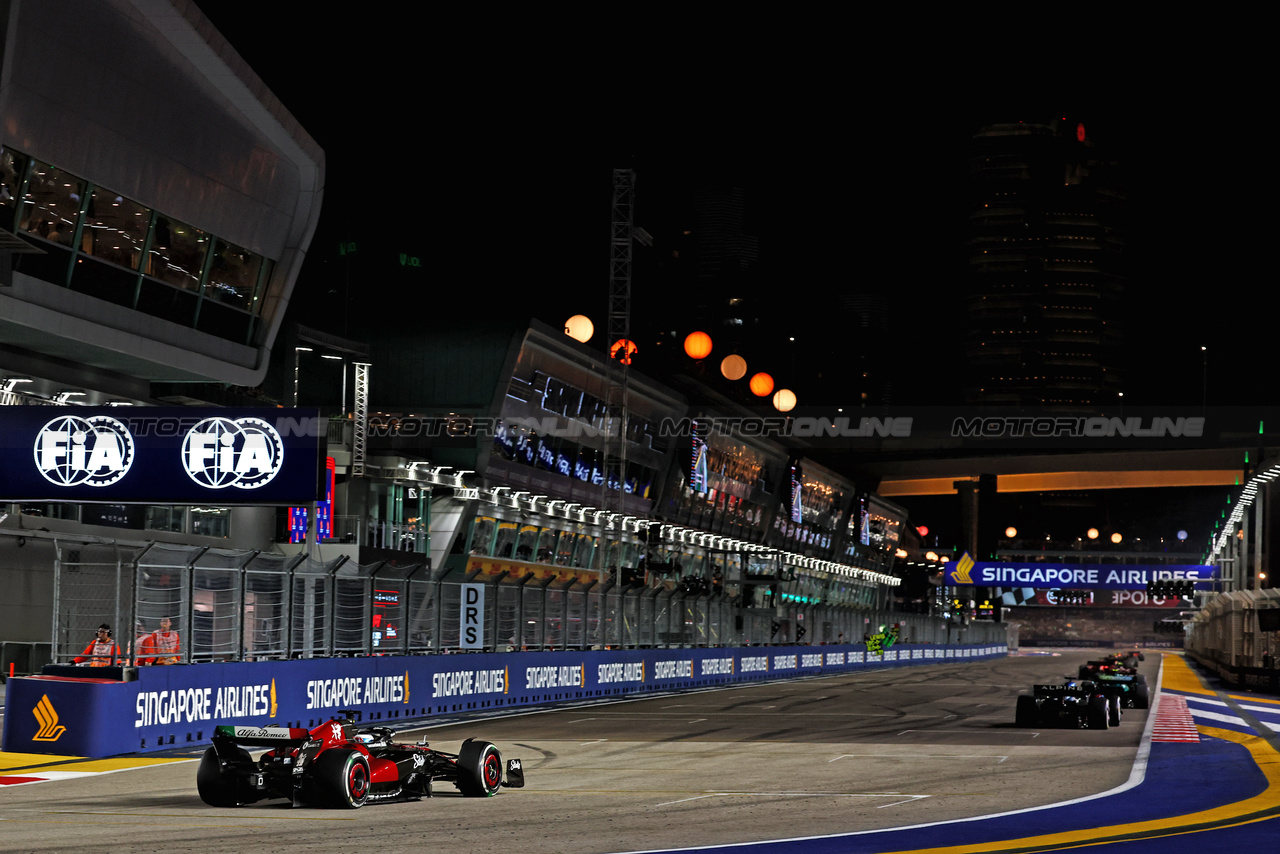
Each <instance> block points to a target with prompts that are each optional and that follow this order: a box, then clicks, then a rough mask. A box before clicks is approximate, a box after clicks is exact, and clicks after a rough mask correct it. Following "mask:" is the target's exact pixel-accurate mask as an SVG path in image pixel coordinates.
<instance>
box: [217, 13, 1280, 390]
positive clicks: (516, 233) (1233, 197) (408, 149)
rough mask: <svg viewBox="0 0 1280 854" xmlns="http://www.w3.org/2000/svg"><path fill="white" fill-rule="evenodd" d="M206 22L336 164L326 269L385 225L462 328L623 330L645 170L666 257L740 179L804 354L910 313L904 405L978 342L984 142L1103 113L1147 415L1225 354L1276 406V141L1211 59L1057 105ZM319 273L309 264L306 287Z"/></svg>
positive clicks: (639, 305) (786, 61) (976, 78)
mask: <svg viewBox="0 0 1280 854" xmlns="http://www.w3.org/2000/svg"><path fill="white" fill-rule="evenodd" d="M198 5H199V6H200V7H201V8H202V9H203V10H204V11H205V13H206V15H208V16H209V17H210V19H211V20H212V21H213V22H214V24H215V25H216V26H217V27H218V28H219V29H220V30H221V31H222V32H223V34H224V35H225V36H226V37H227V38H228V40H229V41H230V42H231V43H232V45H233V46H235V47H236V49H237V50H238V51H239V52H240V53H241V54H242V55H243V56H244V57H245V59H246V60H247V61H248V62H249V64H250V65H251V67H253V68H254V69H255V71H257V72H258V73H259V75H260V76H261V77H262V78H263V79H264V80H265V81H266V83H267V84H268V86H269V87H270V88H271V89H272V91H274V92H275V93H276V95H277V96H278V97H279V98H280V99H281V101H282V102H283V103H284V104H285V106H286V107H287V108H288V109H289V110H290V111H291V112H293V114H294V115H295V116H296V117H297V118H298V119H299V121H300V122H301V123H302V125H303V126H304V127H305V128H306V129H307V130H308V131H309V132H310V133H311V135H312V136H313V137H314V138H315V139H316V140H317V141H318V142H319V144H320V145H321V146H322V147H323V148H324V150H325V152H326V157H327V186H326V195H325V203H324V210H323V214H322V224H321V229H320V232H319V234H318V235H317V238H316V241H315V242H314V243H313V246H314V247H315V251H314V253H313V254H322V253H324V252H326V251H329V248H330V247H331V246H333V245H335V244H336V241H337V240H338V239H340V235H341V234H342V233H343V232H344V231H345V232H347V233H350V232H352V231H356V232H359V231H361V230H364V231H366V232H367V230H368V227H369V224H370V223H377V228H378V231H379V233H382V234H388V235H389V234H403V235H404V239H405V244H406V245H407V246H413V247H415V251H420V252H421V253H422V254H423V255H424V256H426V257H429V258H430V259H431V263H432V265H433V268H434V269H435V270H438V271H439V274H438V277H437V281H438V282H439V283H440V286H439V287H433V288H432V291H431V293H430V294H425V295H417V296H419V297H421V298H422V299H424V300H425V301H427V302H428V303H429V304H430V306H432V307H434V308H435V309H437V310H438V311H440V312H448V313H451V314H455V315H456V314H461V313H468V311H469V308H468V306H469V305H470V306H471V308H470V311H471V312H472V313H474V300H473V297H474V294H475V293H476V292H477V290H481V291H483V292H484V293H485V294H486V295H487V296H488V297H489V298H490V300H491V304H494V305H512V306H519V307H520V308H522V309H528V310H530V311H531V312H532V313H534V314H536V315H538V316H540V317H541V319H543V320H545V321H546V322H548V323H550V324H552V325H554V326H558V325H559V324H561V323H562V322H563V321H564V319H565V318H566V317H568V316H569V314H572V313H578V312H582V313H586V314H588V315H590V316H592V317H593V318H596V319H597V326H600V324H601V320H602V319H603V318H604V317H605V316H606V314H607V294H608V272H609V268H608V260H609V255H608V252H609V244H608V235H609V216H610V207H609V203H610V192H611V185H610V181H611V171H612V169H613V168H615V167H619V166H630V167H632V168H634V169H635V170H636V173H637V184H636V211H635V221H636V224H637V225H640V226H642V227H644V228H645V229H646V230H648V231H650V232H651V233H654V234H655V236H658V237H661V236H662V234H663V230H664V229H674V228H678V227H679V226H680V225H681V224H682V223H680V222H679V221H678V220H677V219H676V218H675V217H674V216H673V214H672V210H673V208H674V207H675V205H676V204H677V202H678V200H679V198H680V197H681V194H682V193H685V192H687V189H688V187H690V186H692V185H694V184H696V183H698V182H707V181H710V182H717V183H729V184H732V185H734V186H741V187H743V188H745V189H746V191H747V194H748V205H749V214H750V222H751V225H752V227H753V228H754V229H755V231H756V236H757V238H758V241H759V254H760V261H759V265H760V269H761V271H762V274H763V275H764V276H766V277H768V280H769V282H770V283H771V286H773V287H776V290H777V294H778V299H777V303H776V305H774V306H772V307H771V311H770V314H771V317H772V318H773V319H774V320H775V321H778V322H779V323H782V324H786V325H789V326H790V327H791V328H794V330H795V332H794V333H791V334H796V335H797V336H800V337H802V338H803V337H804V336H805V335H809V336H813V335H815V334H821V335H823V336H829V335H832V334H836V335H838V334H839V332H838V330H836V331H835V332H834V333H833V331H832V330H830V329H829V328H822V327H821V326H820V325H819V324H820V323H821V321H823V320H826V319H829V318H830V317H831V312H830V308H829V307H830V298H831V296H832V294H833V293H840V292H847V291H871V292H880V293H886V294H888V295H889V296H890V298H891V300H892V314H893V323H894V328H895V336H896V338H897V340H898V341H899V342H900V347H899V350H900V352H899V353H898V354H897V355H898V356H899V357H900V358H901V363H902V365H903V374H904V377H908V376H909V377H910V378H911V379H910V382H906V381H904V382H902V383H899V385H898V386H897V388H896V389H895V402H896V403H914V404H920V403H931V402H945V399H946V398H947V396H948V391H947V388H946V387H947V386H948V385H949V384H950V383H952V382H953V377H952V375H951V374H950V373H948V366H954V365H955V363H956V361H957V360H956V359H955V353H954V350H953V346H954V342H956V341H958V336H959V332H960V330H959V328H958V327H957V323H958V317H957V311H958V309H959V306H960V301H959V296H960V294H959V289H960V287H961V286H962V281H961V279H960V277H961V275H962V273H963V258H964V252H963V241H964V224H965V216H966V199H965V193H966V188H967V181H968V178H967V169H966V157H967V154H968V151H967V140H968V139H969V136H970V135H971V133H972V132H973V131H974V130H975V129H976V128H978V127H980V126H981V125H983V124H985V123H988V122H990V121H992V120H993V119H996V120H1003V119H1007V118H1010V117H1013V118H1016V117H1017V116H1018V115H1019V114H1018V113H1017V112H1016V111H1018V110H1026V111H1027V112H1028V114H1029V115H1028V118H1031V119H1043V118H1049V117H1057V116H1059V115H1061V116H1070V118H1071V120H1072V121H1075V120H1080V121H1084V122H1085V123H1086V125H1087V127H1088V128H1089V129H1090V135H1091V137H1093V138H1094V140H1095V142H1096V144H1097V145H1098V146H1099V147H1102V148H1105V150H1106V151H1108V152H1112V153H1114V155H1115V157H1116V158H1117V159H1119V160H1120V161H1121V163H1122V164H1123V167H1124V169H1125V176H1126V177H1125V189H1126V193H1127V195H1128V202H1127V211H1128V216H1129V219H1130V222H1129V229H1128V233H1127V253H1128V264H1129V269H1130V271H1131V275H1130V279H1129V282H1128V298H1127V299H1128V304H1127V306H1126V342H1127V347H1128V361H1127V364H1125V365H1124V366H1123V367H1124V371H1125V377H1126V396H1127V398H1129V400H1130V401H1131V402H1133V403H1151V404H1160V403H1199V402H1200V400H1201V397H1202V395H1203V394H1204V392H1203V385H1204V379H1205V378H1204V361H1203V356H1202V354H1201V351H1200V349H1199V348H1200V346H1201V345H1202V344H1209V345H1210V346H1211V351H1210V357H1209V372H1208V380H1209V383H1208V385H1209V402H1210V403H1266V402H1270V399H1271V395H1270V389H1269V388H1267V387H1266V386H1267V384H1266V383H1265V382H1260V378H1261V377H1265V376H1266V374H1267V371H1264V370H1259V369H1257V368H1254V369H1253V370H1246V371H1244V372H1241V371H1238V370H1234V371H1233V370H1232V369H1231V367H1230V366H1231V365H1232V364H1240V363H1241V362H1242V361H1243V362H1246V363H1247V361H1248V360H1249V359H1257V358H1262V359H1264V360H1265V362H1266V367H1268V368H1269V367H1271V366H1274V364H1275V359H1274V358H1273V357H1272V356H1271V352H1270V351H1271V348H1270V347H1269V346H1267V345H1265V344H1264V343H1263V342H1261V341H1259V340H1257V339H1256V338H1254V337H1251V336H1248V335H1245V334H1242V330H1243V328H1244V327H1245V325H1246V324H1247V322H1248V318H1249V317H1251V316H1256V314H1257V310H1258V309H1259V308H1260V306H1259V304H1258V303H1257V300H1259V299H1260V298H1261V294H1260V292H1261V290H1262V288H1261V285H1262V283H1263V282H1264V281H1266V280H1267V279H1269V278H1273V274H1270V273H1269V271H1265V268H1264V267H1263V266H1262V263H1263V262H1262V260H1261V259H1260V257H1259V255H1260V254H1261V253H1262V252H1263V251H1264V250H1263V240H1264V238H1265V236H1266V234H1265V231H1266V230H1267V229H1268V222H1267V220H1266V219H1264V218H1260V217H1258V216H1257V214H1256V213H1255V212H1254V211H1253V210H1252V208H1253V207H1254V206H1255V205H1254V204H1253V201H1254V198H1255V196H1256V193H1257V190H1258V188H1257V187H1256V181H1257V178H1256V177H1255V176H1253V175H1251V174H1249V173H1248V171H1247V170H1248V168H1249V167H1250V166H1251V164H1252V162H1253V160H1254V158H1255V157H1256V156H1257V155H1259V154H1260V153H1261V152H1262V146H1263V145H1264V140H1263V139H1261V138H1260V137H1259V138H1257V139H1254V138H1253V135H1251V134H1248V133H1230V132H1224V128H1223V123H1224V122H1227V121H1229V120H1231V119H1232V117H1231V116H1230V112H1231V110H1232V109H1233V108H1235V106H1236V105H1237V104H1242V103H1243V99H1244V98H1246V97H1247V95H1246V93H1244V92H1242V91H1239V90H1238V89H1236V88H1233V89H1230V90H1223V89H1215V88H1214V87H1213V86H1212V85H1207V86H1199V87H1197V88H1196V89H1195V91H1191V92H1189V91H1186V90H1185V89H1184V88H1183V84H1185V83H1186V82H1187V81H1188V80H1190V79H1192V78H1195V77H1196V76H1197V75H1198V74H1199V73H1200V72H1199V71H1197V70H1196V69H1194V68H1191V67H1189V66H1188V65H1187V64H1186V63H1185V62H1184V63H1181V64H1179V65H1178V66H1177V67H1173V68H1167V67H1166V68H1163V69H1162V72H1161V74H1162V76H1161V77H1160V78H1159V85H1153V82H1152V81H1151V80H1150V79H1149V78H1147V77H1145V76H1144V72H1142V71H1141V70H1138V69H1134V68H1130V67H1129V64H1128V63H1127V62H1126V61H1123V58H1121V57H1117V58H1116V59H1115V60H1114V65H1115V68H1116V69H1121V68H1124V69H1126V70H1123V71H1119V70H1118V71H1117V72H1116V74H1117V76H1116V77H1115V78H1114V79H1113V80H1108V79H1107V78H1106V76H1105V72H1106V67H1101V68H1098V69H1096V71H1097V73H1098V78H1097V79H1096V80H1095V79H1090V78H1085V77H1081V78H1078V79H1076V80H1073V81H1072V82H1073V83H1074V84H1076V85H1075V87H1074V88H1063V87H1059V86H1054V85H1047V86H1046V87H1045V92H1047V93H1048V94H1044V93H1041V94H1040V96H1039V98H1038V99H1037V100H1034V101H1032V100H1028V99H1027V98H1025V97H1021V95H1022V94H1023V92H1024V90H1034V89H1035V87H1034V86H1033V85H1031V82H1030V81H1028V79H1027V77H1028V70H1027V69H1025V68H1020V67H1018V66H1017V65H1016V64H1014V63H1013V62H1012V60H1011V61H1010V64H1009V65H1008V66H1007V67H1005V68H1004V69H1003V72H1002V73H1003V74H1004V79H1001V78H998V77H997V78H993V77H992V76H991V73H992V72H990V71H989V70H986V69H983V70H981V71H979V70H977V69H974V68H973V67H971V65H970V64H969V63H967V62H965V63H962V64H961V65H959V66H958V67H949V66H948V65H947V63H948V61H954V60H955V58H956V57H961V56H964V55H965V51H964V50H963V49H956V50H955V51H953V52H951V53H942V54H936V55H933V56H932V57H931V61H932V63H933V64H931V65H926V66H923V67H922V66H920V65H919V64H918V62H917V64H915V65H913V66H912V70H913V72H914V73H911V74H907V73H904V72H903V69H897V70H896V71H895V70H894V69H893V68H880V67H879V66H877V65H876V64H875V63H874V62H872V61H871V60H870V59H869V58H867V57H865V56H863V55H861V54H857V55H855V56H852V57H846V58H845V59H841V58H840V57H837V56H834V55H833V56H827V55H825V54H824V53H823V50H822V45H820V44H818V45H814V46H813V51H814V56H809V55H808V54H807V53H806V50H802V49H801V46H799V45H794V46H792V47H791V48H789V49H788V50H786V51H782V52H777V53H775V54H772V55H768V56H760V55H757V54H754V53H752V52H751V51H750V50H748V49H747V48H748V45H749V44H750V42H749V41H746V42H744V41H741V37H742V32H741V31H739V30H733V31H732V32H730V33H727V34H725V35H724V37H723V38H722V39H716V38H710V37H708V38H707V39H705V40H701V39H699V37H698V35H697V32H693V33H690V32H686V33H683V34H677V35H676V36H674V37H680V36H681V35H682V36H683V38H684V40H683V41H680V42H679V43H672V44H669V45H667V46H666V47H665V48H664V50H668V51H669V52H668V53H663V52H662V51H659V50H657V49H656V48H653V47H652V46H650V47H649V48H637V47H635V46H634V44H633V43H632V42H630V41H628V39H627V38H625V37H623V38H621V39H620V40H619V41H618V42H616V43H613V44H610V43H608V42H607V41H606V40H605V38H604V36H603V35H597V36H596V37H595V38H594V39H588V38H587V37H586V36H585V35H584V36H582V37H581V38H580V39H578V38H575V37H572V36H570V35H568V34H561V35H560V36H558V37H553V40H549V41H546V42H545V43H544V42H541V41H538V40H537V39H535V38H534V37H533V35H534V33H544V32H547V31H550V32H557V30H556V28H555V23H556V22H555V21H551V20H539V21H534V22H530V26H531V29H530V30H529V32H528V34H527V35H528V36H529V37H528V38H521V37H520V36H519V34H520V33H521V30H520V26H518V25H517V24H518V22H514V23H513V22H509V21H508V22H506V23H505V24H504V25H503V26H502V27H496V26H495V27H494V28H481V29H476V28H474V27H472V28H466V27H464V28H461V29H456V28H454V26H453V25H456V23H457V22H456V21H443V22H442V21H440V20H437V19H436V18H435V17H433V15H432V14H430V13H427V12H424V11H423V10H422V9H421V7H419V6H417V5H416V4H390V5H385V4H384V5H380V6H379V7H378V12H377V14H376V15H370V16H368V17H359V16H357V15H356V14H355V13H354V7H351V8H348V10H347V11H346V12H344V13H343V14H342V15H314V14H312V15H308V16H306V17H298V16H297V14H296V13H297V9H298V8H299V7H297V6H296V5H293V4H276V5H265V6H264V4H262V3H248V2H239V0H220V2H214V0H205V2H199V3H198ZM282 7H285V8H283V9H282ZM289 7H291V8H289ZM308 8H315V7H308ZM589 23H592V24H593V25H594V26H595V27H596V32H597V33H607V32H610V31H609V30H608V28H607V26H606V23H607V22H605V21H594V22H589ZM684 23H685V24H686V25H688V22H687V21H686V22H684ZM548 28H549V29H548ZM513 32H514V33H515V34H513ZM615 35H616V34H615ZM632 54H633V55H632ZM1094 59H1095V60H1096V57H1095V58H1094ZM624 60H626V61H624ZM1093 64H1096V62H1095V63H1093ZM1044 73H1045V80H1046V82H1048V81H1055V82H1056V81H1057V79H1058V78H1060V77H1061V73H1060V71H1059V70H1057V69H1052V68H1050V67H1048V66H1046V69H1044ZM1214 73H1215V74H1218V75H1226V74H1227V73H1228V72H1227V71H1226V70H1221V71H1216V72H1214ZM927 74H932V76H922V75H927ZM869 75H870V76H869ZM1031 76H1032V77H1034V76H1035V75H1034V74H1032V75H1031ZM926 79H927V80H928V83H929V85H927V86H924V85H921V84H922V82H923V81H924V80H926ZM1222 79H1226V78H1225V77H1223V78H1222ZM1212 80H1213V78H1206V79H1205V80H1202V81H1200V82H1203V83H1209V84H1211V83H1212ZM1099 81H1101V82H1099ZM997 84H998V85H997ZM1139 84H1141V89H1140V92H1139V91H1135V90H1134V89H1133V88H1132V87H1133V86H1137V85H1139ZM987 93H990V95H987ZM984 95H985V96H986V97H985V98H984ZM1139 95H1140V97H1139ZM1199 115H1203V116H1204V118H1198V116H1199ZM1237 127H1238V125H1237ZM1267 159H1269V158H1267ZM644 251H645V250H643V249H641V248H638V249H637V252H644ZM643 271H644V267H643V259H638V264H637V278H636V280H635V281H634V293H633V308H634V310H635V312H636V313H637V314H640V313H644V312H646V311H648V312H649V313H651V314H652V313H655V312H663V311H669V314H670V317H671V320H672V323H671V325H672V327H673V328H681V327H682V326H683V324H682V323H681V318H680V310H681V307H680V305H679V304H675V305H671V306H669V309H668V307H667V306H664V305H652V304H647V303H646V300H648V299H650V298H651V297H654V292H653V291H652V289H650V290H646V282H645V281H644V280H643V278H642V274H643ZM308 273H311V275H308ZM318 278H320V276H319V275H318V274H316V273H315V271H314V270H313V269H310V270H308V271H304V277H303V279H302V280H301V281H300V283H299V286H298V287H299V293H300V294H306V293H307V292H308V289H310V288H317V287H320V284H319V283H318V282H317V281H316V280H317V279H318ZM655 298H656V297H655ZM372 308H373V310H375V311H376V310H377V308H376V307H372ZM684 331H691V330H689V329H683V331H682V334H683V332H684Z"/></svg>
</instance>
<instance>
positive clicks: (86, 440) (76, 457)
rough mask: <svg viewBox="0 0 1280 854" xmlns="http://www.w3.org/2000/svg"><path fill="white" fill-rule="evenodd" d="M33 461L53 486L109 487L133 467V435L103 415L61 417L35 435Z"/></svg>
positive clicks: (121, 425) (115, 421)
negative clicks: (34, 460)
mask: <svg viewBox="0 0 1280 854" xmlns="http://www.w3.org/2000/svg"><path fill="white" fill-rule="evenodd" d="M35 459H36V468H37V469H39V471H40V474H41V475H43V476H44V479H45V480H47V481H49V482H50V483H52V484H54V485H55V486H81V485H83V486H110V485H111V484H113V483H115V482H116V481H118V480H119V479H120V478H122V477H124V476H125V475H126V474H128V473H129V467H130V466H131V465H133V436H132V434H130V433H129V429H128V428H127V427H125V426H124V425H123V424H121V423H120V422H119V421H117V420H115V419H114V418H109V417H107V416H105V415H91V416H89V417H87V418H81V417H80V416H78V415H63V416H60V417H58V418H55V419H53V420H52V421H50V422H49V423H48V424H46V425H44V426H43V427H41V428H40V432H39V433H38V434H36V445H35Z"/></svg>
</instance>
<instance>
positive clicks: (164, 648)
mask: <svg viewBox="0 0 1280 854" xmlns="http://www.w3.org/2000/svg"><path fill="white" fill-rule="evenodd" d="M150 639H151V652H152V653H153V654H154V656H155V657H154V658H153V659H152V660H151V663H152V664H178V663H179V662H180V661H181V660H182V659H181V658H180V657H179V655H178V633H177V632H161V631H156V632H152V633H151V638H150Z"/></svg>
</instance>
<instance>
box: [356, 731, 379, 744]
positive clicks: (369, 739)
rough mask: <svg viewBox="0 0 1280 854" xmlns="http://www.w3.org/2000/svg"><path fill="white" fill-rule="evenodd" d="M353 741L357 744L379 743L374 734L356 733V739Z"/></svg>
mask: <svg viewBox="0 0 1280 854" xmlns="http://www.w3.org/2000/svg"><path fill="white" fill-rule="evenodd" d="M352 741H354V742H355V743H356V744H373V743H374V742H375V741H377V738H375V737H374V735H373V734H372V733H368V732H358V733H356V737H355V738H354V739H352Z"/></svg>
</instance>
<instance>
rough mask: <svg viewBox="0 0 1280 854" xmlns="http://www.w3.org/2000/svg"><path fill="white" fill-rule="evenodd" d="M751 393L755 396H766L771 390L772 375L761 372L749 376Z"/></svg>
mask: <svg viewBox="0 0 1280 854" xmlns="http://www.w3.org/2000/svg"><path fill="white" fill-rule="evenodd" d="M750 387H751V393H752V394H754V395H755V396H756V397H766V396H768V395H769V394H770V393H772V392H773V377H771V376H769V375H768V374H766V373H764V372H761V373H758V374H756V375H755V376H754V377H752V378H751V383H750Z"/></svg>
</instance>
